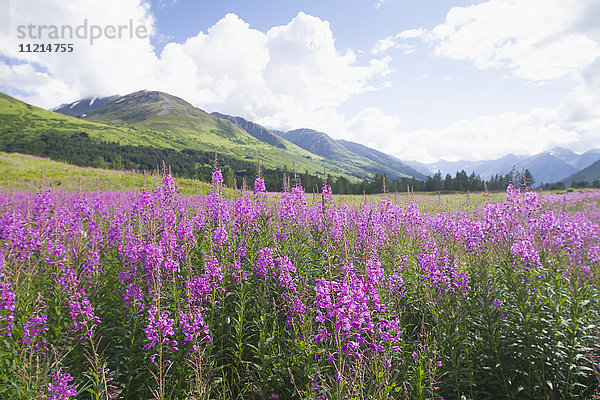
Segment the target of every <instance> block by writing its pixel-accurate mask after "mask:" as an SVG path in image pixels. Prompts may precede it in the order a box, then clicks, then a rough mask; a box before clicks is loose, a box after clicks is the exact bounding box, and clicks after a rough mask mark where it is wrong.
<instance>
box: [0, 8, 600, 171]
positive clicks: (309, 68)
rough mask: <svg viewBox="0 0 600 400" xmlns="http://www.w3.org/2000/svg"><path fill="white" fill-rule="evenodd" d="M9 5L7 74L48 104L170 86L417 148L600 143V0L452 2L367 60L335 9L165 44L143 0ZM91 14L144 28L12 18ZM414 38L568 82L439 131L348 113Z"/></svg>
mask: <svg viewBox="0 0 600 400" xmlns="http://www.w3.org/2000/svg"><path fill="white" fill-rule="evenodd" d="M380 3H382V2H380ZM9 12H10V18H9V22H10V27H9V29H8V30H4V31H2V32H0V55H2V56H4V57H5V60H6V59H8V60H10V62H9V61H0V81H2V82H4V87H8V88H9V89H11V90H14V91H15V92H16V93H17V92H18V93H19V94H20V97H21V98H23V99H24V100H26V101H28V102H30V103H32V104H36V105H40V106H43V107H47V108H49V107H53V106H56V105H58V104H59V103H62V102H65V101H74V100H77V99H79V98H82V97H88V96H96V95H113V94H117V93H119V94H126V93H129V92H133V91H135V90H140V89H150V90H162V91H165V92H168V93H171V94H174V95H177V96H180V97H182V98H184V99H186V100H188V101H190V102H191V103H193V104H194V105H196V106H198V107H200V108H203V109H205V110H208V111H213V110H218V111H221V112H225V113H228V114H234V115H240V116H243V117H245V118H248V119H250V120H253V121H256V122H258V123H261V124H263V125H265V126H268V127H272V128H277V129H283V130H286V129H294V128H299V127H307V128H313V129H317V130H321V131H323V132H326V133H328V134H330V135H332V136H333V137H336V138H346V139H349V140H354V141H358V142H361V143H364V144H366V145H369V146H372V147H375V148H377V149H379V150H382V151H384V152H387V153H391V154H394V155H397V156H399V157H400V158H404V159H417V160H420V161H433V160H435V159H437V158H446V159H460V158H467V159H485V158H492V157H499V156H502V155H503V154H506V153H508V152H512V153H533V152H537V151H542V150H545V149H548V148H551V147H553V146H556V145H563V146H568V147H571V148H573V149H576V150H581V151H583V150H587V149H589V148H591V147H597V146H600V135H598V134H597V132H600V27H599V26H598V24H597V21H598V19H599V18H600V6H598V2H597V1H593V0H581V1H577V2H568V3H566V2H560V1H557V0H547V1H543V2H540V1H537V0H531V1H501V0H489V1H487V2H484V3H479V4H476V5H474V6H470V7H462V8H453V9H451V10H450V12H449V13H448V15H447V17H446V20H445V21H444V22H443V23H441V24H440V25H438V26H436V27H434V28H432V29H423V28H419V29H408V30H403V31H401V32H400V33H398V34H396V35H393V36H389V37H387V38H384V39H382V40H380V41H378V42H377V43H376V44H375V46H374V47H373V49H372V50H371V57H370V59H368V60H366V61H364V62H360V63H359V62H358V61H357V55H356V54H355V53H354V51H352V50H344V51H342V50H340V49H339V48H338V47H336V42H335V38H334V34H333V32H332V30H331V27H330V25H329V23H328V22H327V21H324V20H321V19H320V18H318V17H315V16H311V15H307V14H305V13H302V12H300V13H299V14H298V15H296V16H295V17H294V18H293V19H292V20H291V21H289V23H287V24H285V25H281V26H275V27H272V28H271V29H269V30H267V31H260V30H257V29H253V28H252V27H251V26H250V25H249V24H248V23H246V22H245V21H243V20H242V19H240V18H239V17H238V16H237V15H235V14H227V15H225V16H224V17H223V18H222V19H221V20H219V21H218V22H217V23H215V24H214V25H213V26H212V27H211V28H210V29H208V30H207V31H206V32H202V31H201V32H198V33H197V34H196V35H195V36H192V37H189V38H187V39H186V40H185V41H183V42H173V41H170V42H169V43H167V44H166V45H165V46H164V47H163V50H162V51H161V52H160V54H157V53H156V52H155V49H154V48H153V47H152V44H151V41H150V39H151V38H154V39H156V35H159V33H158V32H157V29H156V28H155V22H154V18H153V16H152V13H151V12H150V8H149V6H148V3H147V2H145V1H143V0H105V1H104V2H101V3H100V2H97V1H95V0H82V1H80V2H78V3H77V5H76V6H75V5H73V3H71V4H67V3H66V2H52V4H50V2H43V3H40V2H38V1H36V2H35V7H33V2H32V0H25V1H20V2H12V3H11V7H10V9H9ZM85 19H87V20H88V23H89V24H96V25H101V26H106V25H120V24H129V23H130V21H131V23H132V24H134V25H136V26H137V25H140V26H144V27H146V29H147V31H148V34H149V36H148V37H146V38H133V39H130V38H122V39H99V40H97V41H96V42H95V43H94V44H93V45H90V44H89V40H86V39H82V40H80V39H73V40H69V42H73V43H74V45H75V51H74V52H73V53H70V54H39V53H18V52H17V49H18V47H17V44H18V43H26V42H27V40H25V39H23V40H20V41H17V40H16V38H15V36H16V30H15V29H16V26H17V25H20V24H25V25H27V24H30V23H33V24H39V25H50V24H59V25H60V24H71V25H73V26H77V25H79V24H81V23H83V22H84V20H85ZM153 35H154V36H153ZM30 42H31V43H33V42H35V40H30ZM420 42H422V43H424V44H426V45H427V47H428V48H429V49H431V51H432V52H434V53H435V54H437V55H438V56H439V57H444V58H449V59H455V60H463V61H468V62H471V63H472V64H473V65H474V66H476V67H477V68H481V69H490V68H496V69H498V70H501V71H502V72H504V73H508V74H509V75H510V76H512V77H514V78H518V79H523V80H525V81H527V82H533V83H543V82H546V81H549V80H554V79H568V80H571V81H572V82H573V87H574V89H573V91H572V92H571V94H570V95H569V96H568V97H567V98H565V99H564V100H563V101H562V102H561V104H560V105H559V106H558V107H556V108H555V109H542V108H533V109H532V110H530V111H529V112H527V113H522V114H517V113H514V112H506V113H502V114H499V115H495V116H494V115H493V116H482V117H478V118H473V119H471V120H463V121H458V122H456V123H454V124H452V125H451V126H448V127H446V128H444V129H439V130H418V131H413V132H401V130H400V128H399V127H400V122H401V121H400V118H399V117H398V116H397V115H389V114H385V113H383V112H382V111H381V110H379V109H377V108H375V107H367V108H364V109H363V110H362V111H359V112H358V113H357V114H356V115H354V116H347V115H344V114H342V113H341V112H340V105H342V104H344V103H345V102H346V101H347V100H349V99H351V98H353V97H356V96H358V95H360V94H361V93H365V92H368V91H373V90H377V89H379V88H381V87H385V86H388V85H389V84H388V83H386V82H383V81H384V79H387V78H385V77H386V76H388V75H389V74H390V73H391V72H392V69H391V67H390V64H391V58H390V57H389V56H387V55H385V54H387V53H388V52H390V51H391V50H395V51H399V52H401V53H411V52H413V51H415V49H416V46H417V45H418V43H420ZM363 57H366V55H362V56H361V59H363ZM425 75H426V74H423V76H424V77H425ZM398 89H399V90H402V88H398ZM23 93H25V95H24V96H23Z"/></svg>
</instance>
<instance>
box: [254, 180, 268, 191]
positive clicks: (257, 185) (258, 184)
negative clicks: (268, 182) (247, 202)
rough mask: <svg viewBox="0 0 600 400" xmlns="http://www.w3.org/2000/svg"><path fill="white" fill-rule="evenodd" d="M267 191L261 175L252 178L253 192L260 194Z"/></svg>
mask: <svg viewBox="0 0 600 400" xmlns="http://www.w3.org/2000/svg"><path fill="white" fill-rule="evenodd" d="M266 191H267V187H266V186H265V179H264V178H263V177H261V176H258V177H257V178H256V179H255V180H254V193H255V194H260V193H265V192H266Z"/></svg>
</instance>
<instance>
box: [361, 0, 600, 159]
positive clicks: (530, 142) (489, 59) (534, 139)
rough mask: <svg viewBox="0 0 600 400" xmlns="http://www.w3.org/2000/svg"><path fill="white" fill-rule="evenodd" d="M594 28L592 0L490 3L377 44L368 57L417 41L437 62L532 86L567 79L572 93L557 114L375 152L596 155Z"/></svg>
mask: <svg viewBox="0 0 600 400" xmlns="http://www.w3.org/2000/svg"><path fill="white" fill-rule="evenodd" d="M598 20H600V3H598V2H597V1H594V0H580V1H570V2H564V1H560V0H530V1H505V0H490V1H486V2H483V3H479V4H477V5H473V6H470V7H456V8H452V9H451V10H450V12H449V13H448V15H447V17H446V21H445V22H444V23H442V24H440V25H438V26H436V27H434V28H433V29H432V30H429V31H425V30H422V29H415V30H406V31H403V32H401V33H399V34H397V35H394V36H390V37H387V38H385V39H382V40H380V41H379V42H378V43H377V44H376V45H375V47H374V48H373V50H372V53H373V54H379V53H382V52H384V51H386V50H388V49H392V48H396V47H397V46H399V45H401V44H403V43H405V41H406V40H407V39H411V38H420V39H422V40H423V41H424V42H425V43H427V44H429V45H430V46H432V48H433V51H434V52H435V54H437V55H438V56H441V57H445V58H450V59H455V60H465V61H470V62H471V63H473V65H474V66H476V67H477V68H480V69H489V68H497V69H500V70H504V71H508V74H509V76H510V77H513V78H519V79H524V80H525V81H526V83H529V84H543V83H544V82H546V81H549V80H555V79H560V78H569V79H571V80H572V82H574V89H573V90H572V92H571V93H570V94H569V96H568V97H567V98H566V99H564V100H563V101H562V102H560V105H559V106H558V107H557V108H555V109H542V108H534V109H532V110H530V111H529V112H527V113H521V114H517V113H514V112H506V113H502V114H500V115H496V116H482V117H478V118H473V119H470V120H462V121H458V122H456V123H454V124H452V125H451V126H449V127H446V128H444V129H439V130H427V129H422V130H417V131H413V132H407V133H402V134H400V133H396V134H393V135H390V137H389V138H388V140H380V141H379V142H378V144H379V149H380V150H384V149H385V148H388V149H389V148H392V149H397V150H395V151H394V152H393V154H395V155H397V156H399V157H401V158H404V159H418V160H420V161H434V160H436V159H438V158H445V159H448V160H458V159H469V160H479V159H490V158H496V157H501V156H502V155H505V154H507V153H517V154H519V153H521V154H532V153H536V152H539V151H543V150H548V149H550V148H552V147H554V146H567V147H570V148H572V149H574V150H576V151H585V150H589V149H590V148H594V147H600V135H598V132H600V25H598V23H597V21H598ZM505 76H506V75H505ZM422 77H423V78H426V77H427V74H423V75H422ZM449 79H450V76H445V77H444V80H445V81H447V80H449Z"/></svg>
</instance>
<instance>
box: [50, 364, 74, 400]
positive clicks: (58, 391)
mask: <svg viewBox="0 0 600 400" xmlns="http://www.w3.org/2000/svg"><path fill="white" fill-rule="evenodd" d="M62 370H63V368H62V367H60V368H58V370H56V372H55V373H54V374H53V376H52V382H50V383H48V390H47V391H48V397H47V399H48V400H69V399H70V398H71V397H74V396H77V390H76V388H75V386H74V385H69V382H72V381H73V377H72V376H71V375H70V374H69V373H63V372H62Z"/></svg>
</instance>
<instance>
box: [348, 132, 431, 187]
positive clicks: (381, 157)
mask: <svg viewBox="0 0 600 400" xmlns="http://www.w3.org/2000/svg"><path fill="white" fill-rule="evenodd" d="M337 142H338V143H339V144H341V145H342V146H344V147H345V148H346V149H347V150H349V151H351V152H353V153H355V154H358V155H360V156H362V157H365V158H368V159H369V160H371V161H374V162H376V163H379V164H381V165H386V166H388V167H390V168H391V169H393V170H394V171H397V172H400V173H402V174H406V175H407V176H414V177H415V178H417V179H421V180H425V179H427V176H425V175H423V174H422V173H420V172H419V171H417V170H415V169H414V168H412V167H410V166H408V165H406V164H404V163H403V162H401V161H400V160H398V159H397V158H395V157H392V156H390V155H387V154H385V153H382V152H380V151H377V150H375V149H372V148H370V147H367V146H365V145H362V144H360V143H355V142H350V141H348V140H338V141H337Z"/></svg>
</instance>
